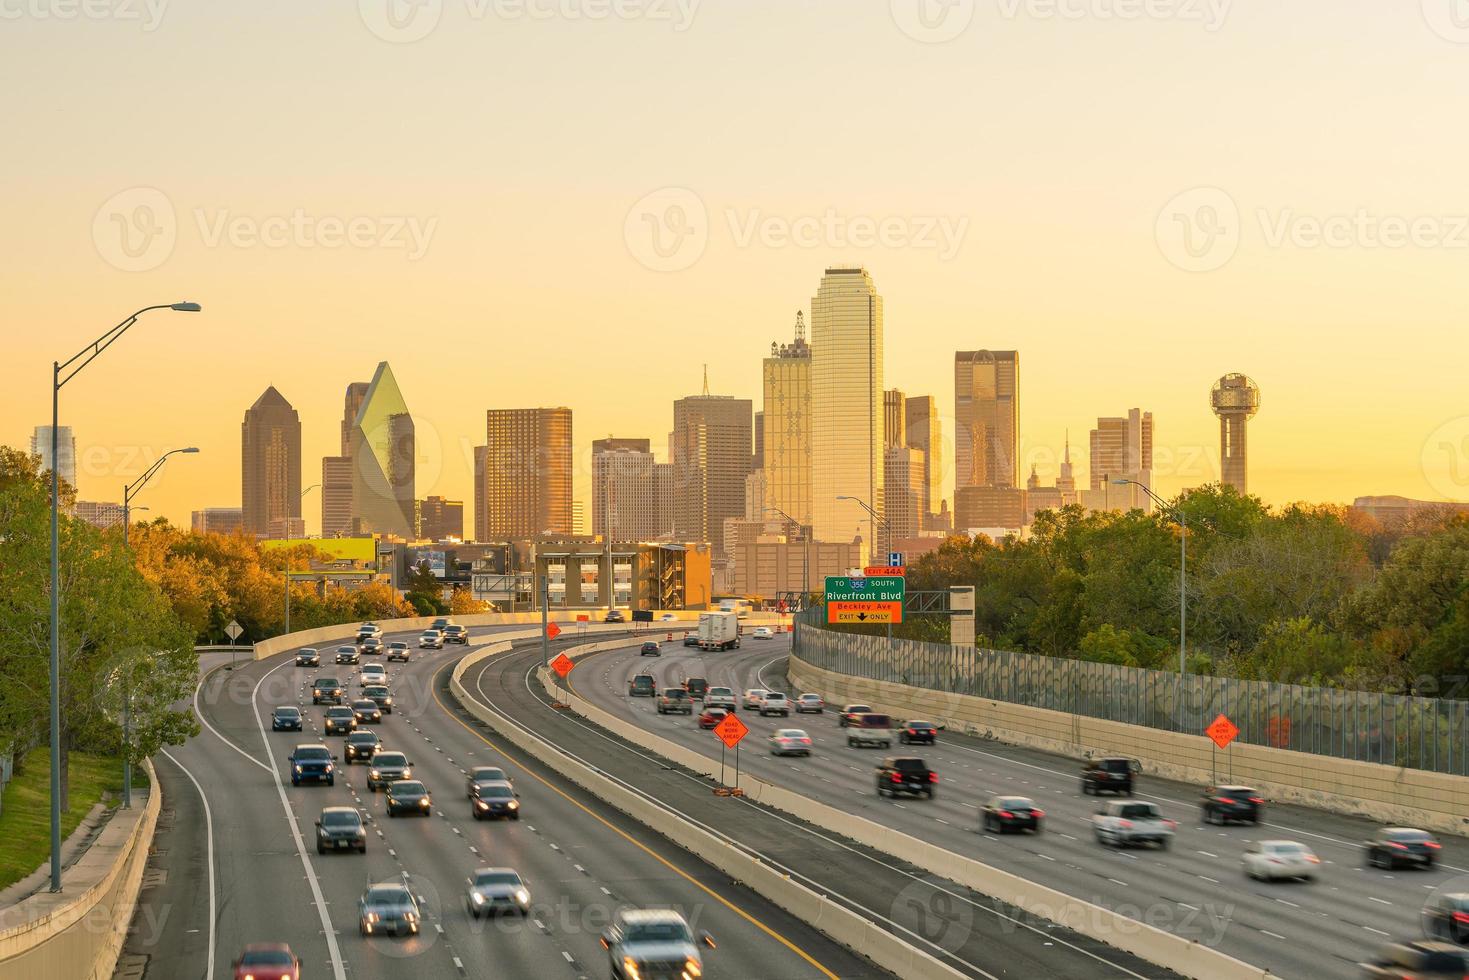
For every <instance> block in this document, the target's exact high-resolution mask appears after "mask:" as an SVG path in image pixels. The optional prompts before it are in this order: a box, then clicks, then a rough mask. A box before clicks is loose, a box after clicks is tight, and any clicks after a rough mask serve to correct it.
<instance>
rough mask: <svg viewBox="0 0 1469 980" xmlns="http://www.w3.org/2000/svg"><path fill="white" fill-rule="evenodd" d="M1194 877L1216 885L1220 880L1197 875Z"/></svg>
mask: <svg viewBox="0 0 1469 980" xmlns="http://www.w3.org/2000/svg"><path fill="white" fill-rule="evenodd" d="M1194 877H1196V878H1203V879H1204V880H1205V881H1212V882H1213V883H1214V884H1216V885H1217V884H1219V879H1218V878H1210V877H1209V876H1208V875H1195V876H1194Z"/></svg>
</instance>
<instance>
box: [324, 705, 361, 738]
mask: <svg viewBox="0 0 1469 980" xmlns="http://www.w3.org/2000/svg"><path fill="white" fill-rule="evenodd" d="M356 729H357V717H356V716H355V715H354V714H353V713H352V709H351V708H348V707H345V706H343V705H338V706H336V707H334V708H327V709H326V725H325V734H327V735H350V734H352V732H353V731H355V730H356Z"/></svg>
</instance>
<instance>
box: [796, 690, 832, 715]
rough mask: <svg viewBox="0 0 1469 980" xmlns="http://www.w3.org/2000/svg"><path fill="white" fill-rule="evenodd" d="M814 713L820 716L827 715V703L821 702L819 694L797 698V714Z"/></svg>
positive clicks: (803, 695)
mask: <svg viewBox="0 0 1469 980" xmlns="http://www.w3.org/2000/svg"><path fill="white" fill-rule="evenodd" d="M805 712H813V713H815V714H818V715H824V714H826V702H825V701H823V700H821V695H819V694H802V695H801V696H800V697H798V698H796V714H798V715H799V714H803V713H805Z"/></svg>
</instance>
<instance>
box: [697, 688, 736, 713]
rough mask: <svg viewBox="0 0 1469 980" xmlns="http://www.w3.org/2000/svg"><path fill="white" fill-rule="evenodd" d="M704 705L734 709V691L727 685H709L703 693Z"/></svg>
mask: <svg viewBox="0 0 1469 980" xmlns="http://www.w3.org/2000/svg"><path fill="white" fill-rule="evenodd" d="M704 707H706V708H725V709H726V710H729V711H733V710H735V692H734V691H733V690H732V689H731V688H728V687H711V688H710V689H709V690H708V692H706V693H705V695H704Z"/></svg>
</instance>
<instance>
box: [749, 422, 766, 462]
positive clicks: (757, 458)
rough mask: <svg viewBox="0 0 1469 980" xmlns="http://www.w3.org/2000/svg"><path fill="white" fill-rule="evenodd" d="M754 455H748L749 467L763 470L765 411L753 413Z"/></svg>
mask: <svg viewBox="0 0 1469 980" xmlns="http://www.w3.org/2000/svg"><path fill="white" fill-rule="evenodd" d="M753 431H754V433H755V455H753V456H751V457H750V469H752V470H763V469H764V468H765V413H764V412H756V413H755V428H754V430H753Z"/></svg>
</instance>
